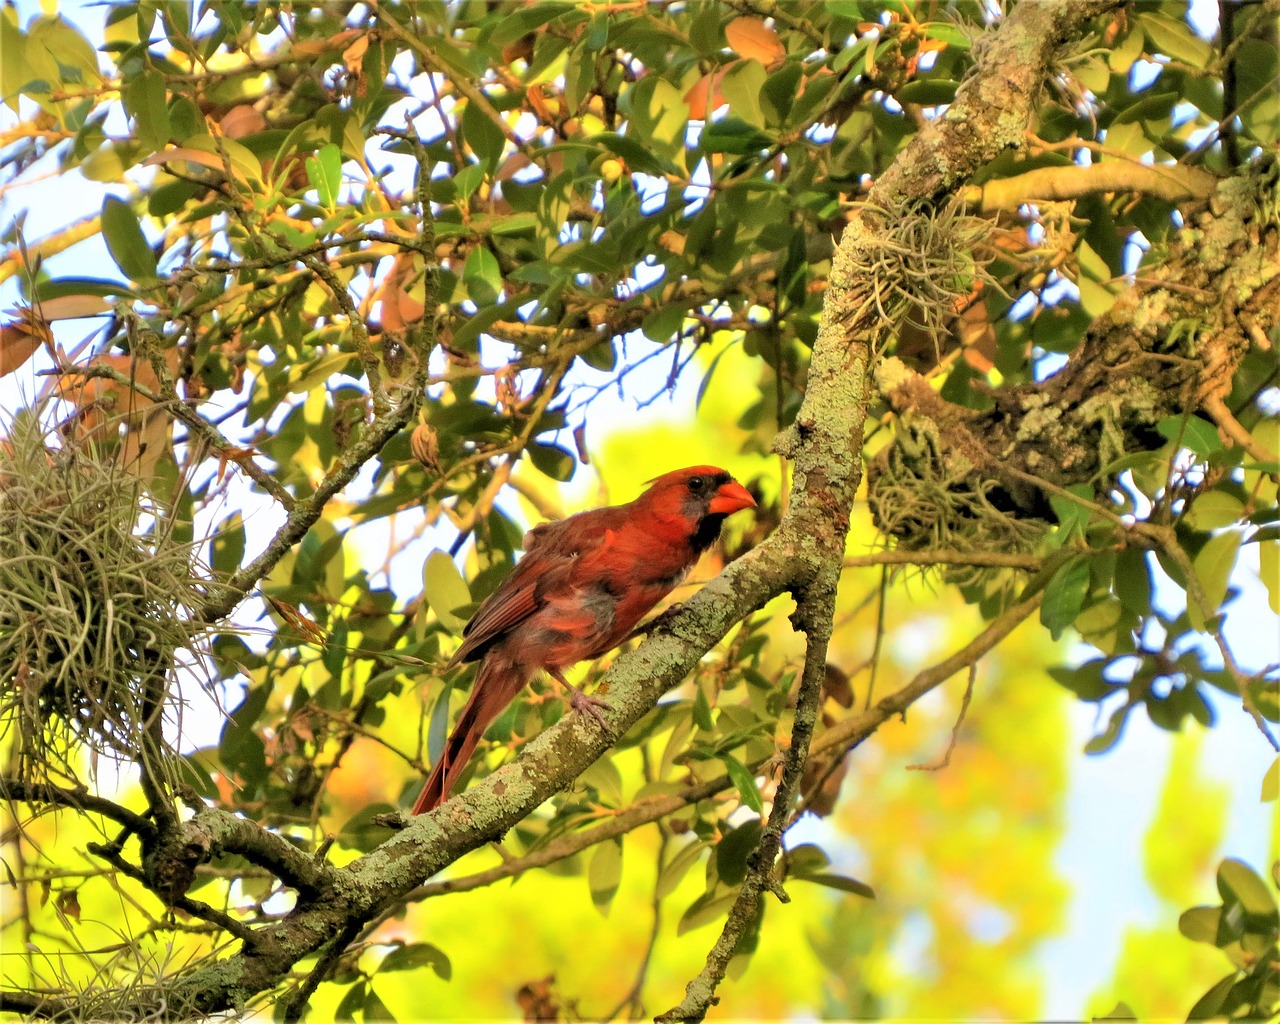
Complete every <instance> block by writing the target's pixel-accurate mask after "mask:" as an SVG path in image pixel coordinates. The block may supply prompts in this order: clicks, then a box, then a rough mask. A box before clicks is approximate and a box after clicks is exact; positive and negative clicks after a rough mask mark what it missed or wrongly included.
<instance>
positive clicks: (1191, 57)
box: [1138, 11, 1213, 68]
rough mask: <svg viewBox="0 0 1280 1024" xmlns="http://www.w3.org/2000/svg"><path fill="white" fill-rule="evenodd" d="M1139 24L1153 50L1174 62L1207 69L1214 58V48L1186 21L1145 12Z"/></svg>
mask: <svg viewBox="0 0 1280 1024" xmlns="http://www.w3.org/2000/svg"><path fill="white" fill-rule="evenodd" d="M1138 23H1139V24H1140V25H1141V26H1142V30H1143V31H1144V32H1146V34H1147V38H1148V39H1149V40H1150V41H1151V48H1152V49H1153V50H1154V51H1156V52H1157V53H1163V54H1164V55H1165V56H1166V57H1172V58H1173V59H1174V60H1180V61H1185V62H1186V63H1187V64H1190V65H1192V66H1193V67H1197V68H1203V67H1206V66H1207V65H1208V63H1209V61H1210V60H1211V59H1212V57H1213V47H1212V46H1210V45H1209V43H1207V42H1206V41H1205V40H1203V39H1201V38H1200V37H1199V36H1198V35H1196V34H1195V33H1194V32H1193V31H1192V30H1191V26H1190V25H1188V24H1187V23H1186V22H1185V21H1178V20H1175V19H1173V18H1170V17H1166V16H1165V15H1163V14H1156V13H1155V12H1153V11H1143V12H1142V14H1141V15H1139V17H1138Z"/></svg>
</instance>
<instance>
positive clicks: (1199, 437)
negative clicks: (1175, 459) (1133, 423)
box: [1156, 416, 1222, 459]
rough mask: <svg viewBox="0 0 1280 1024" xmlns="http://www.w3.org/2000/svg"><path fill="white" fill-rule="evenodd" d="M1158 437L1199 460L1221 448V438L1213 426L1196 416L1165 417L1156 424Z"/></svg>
mask: <svg viewBox="0 0 1280 1024" xmlns="http://www.w3.org/2000/svg"><path fill="white" fill-rule="evenodd" d="M1156 430H1158V431H1160V436H1161V437H1163V438H1165V439H1166V440H1168V441H1173V442H1174V443H1175V444H1180V445H1182V447H1184V448H1189V449H1190V450H1191V451H1193V452H1194V453H1195V454H1196V456H1197V457H1198V458H1200V459H1207V458H1209V456H1211V455H1212V454H1213V453H1214V452H1216V451H1219V450H1220V449H1221V448H1222V438H1220V437H1219V436H1218V432H1217V431H1216V430H1214V428H1213V426H1212V425H1211V424H1209V423H1208V422H1206V421H1205V420H1202V419H1200V417H1198V416H1166V417H1165V418H1164V419H1162V420H1161V421H1160V422H1159V423H1157V424H1156Z"/></svg>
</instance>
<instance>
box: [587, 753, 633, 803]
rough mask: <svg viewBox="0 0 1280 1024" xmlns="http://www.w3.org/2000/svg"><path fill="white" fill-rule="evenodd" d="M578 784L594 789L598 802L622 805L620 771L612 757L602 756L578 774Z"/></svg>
mask: <svg viewBox="0 0 1280 1024" xmlns="http://www.w3.org/2000/svg"><path fill="white" fill-rule="evenodd" d="M578 784H579V785H583V786H589V787H591V788H592V789H594V790H595V791H596V793H597V794H598V795H599V797H600V802H601V803H603V804H605V805H606V806H609V807H621V806H622V803H623V801H622V773H621V772H619V771H618V766H617V765H616V764H614V763H613V758H611V757H602V758H600V759H599V760H598V761H595V762H593V763H592V764H591V766H590V767H589V768H588V769H587V770H586V771H585V772H583V773H582V774H581V775H579V776H578Z"/></svg>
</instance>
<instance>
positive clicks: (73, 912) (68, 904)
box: [57, 889, 80, 924]
mask: <svg viewBox="0 0 1280 1024" xmlns="http://www.w3.org/2000/svg"><path fill="white" fill-rule="evenodd" d="M79 893H80V890H79V889H63V890H62V892H60V893H58V899H57V907H58V909H59V910H60V911H62V913H64V914H66V916H67V917H69V918H71V919H72V920H73V921H75V923H76V924H79V923H80V895H79Z"/></svg>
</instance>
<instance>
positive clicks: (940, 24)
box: [828, 4, 973, 50]
mask: <svg viewBox="0 0 1280 1024" xmlns="http://www.w3.org/2000/svg"><path fill="white" fill-rule="evenodd" d="M828 6H830V5H829V4H828ZM856 17H858V18H859V19H861V18H862V17H863V15H862V14H858V15H856ZM920 29H921V30H922V31H923V34H924V36H925V38H926V39H937V40H940V41H941V42H944V43H946V44H947V45H948V46H950V47H952V48H953V49H956V50H967V49H969V47H971V46H972V45H973V41H972V40H971V39H970V38H969V34H968V33H967V32H966V31H965V30H964V29H963V28H961V27H960V26H959V25H953V24H952V23H951V22H948V21H930V22H926V23H925V24H923V25H921V26H920Z"/></svg>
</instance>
